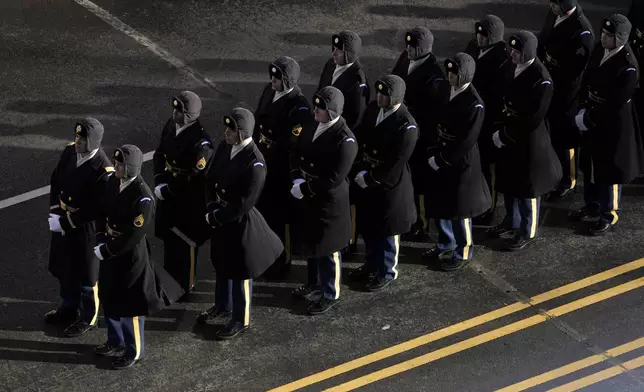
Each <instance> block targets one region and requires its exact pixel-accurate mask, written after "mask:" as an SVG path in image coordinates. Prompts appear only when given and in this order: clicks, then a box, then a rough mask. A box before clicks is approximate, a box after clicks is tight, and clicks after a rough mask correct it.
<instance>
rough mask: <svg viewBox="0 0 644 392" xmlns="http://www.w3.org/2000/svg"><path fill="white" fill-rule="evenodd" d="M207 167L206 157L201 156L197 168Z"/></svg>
mask: <svg viewBox="0 0 644 392" xmlns="http://www.w3.org/2000/svg"><path fill="white" fill-rule="evenodd" d="M205 168H206V158H204V157H201V159H200V160H199V161H197V169H199V170H203V169H205Z"/></svg>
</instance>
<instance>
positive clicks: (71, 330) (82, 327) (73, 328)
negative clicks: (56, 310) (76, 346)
mask: <svg viewBox="0 0 644 392" xmlns="http://www.w3.org/2000/svg"><path fill="white" fill-rule="evenodd" d="M94 328H96V324H94V325H90V324H89V323H87V322H85V321H80V320H79V321H76V322H75V323H73V324H72V325H70V326H69V327H67V328H65V336H67V337H68V338H74V337H76V336H81V335H82V334H84V333H86V332H89V331H91V330H92V329H94Z"/></svg>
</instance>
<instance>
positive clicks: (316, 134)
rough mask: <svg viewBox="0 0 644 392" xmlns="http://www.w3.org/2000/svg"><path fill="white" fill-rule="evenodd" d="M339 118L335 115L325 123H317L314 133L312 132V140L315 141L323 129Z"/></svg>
mask: <svg viewBox="0 0 644 392" xmlns="http://www.w3.org/2000/svg"><path fill="white" fill-rule="evenodd" d="M339 119H340V117H336V118H334V119H333V120H331V121H329V122H327V123H319V124H318V128H317V129H316V130H315V134H313V141H315V139H317V138H318V137H319V136H320V135H321V134H323V133H324V131H326V130H327V129H329V128H331V127H332V126H333V125H335V123H337V122H338V120H339Z"/></svg>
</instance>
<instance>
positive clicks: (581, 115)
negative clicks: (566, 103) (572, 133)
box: [575, 109, 588, 131]
mask: <svg viewBox="0 0 644 392" xmlns="http://www.w3.org/2000/svg"><path fill="white" fill-rule="evenodd" d="M584 114H586V109H581V110H580V111H579V113H577V115H576V116H575V124H576V125H577V128H579V130H580V131H587V130H588V128H587V127H586V124H584Z"/></svg>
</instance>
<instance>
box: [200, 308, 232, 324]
mask: <svg viewBox="0 0 644 392" xmlns="http://www.w3.org/2000/svg"><path fill="white" fill-rule="evenodd" d="M231 314H232V312H230V311H226V310H218V309H217V306H216V305H213V306H211V307H209V308H208V309H206V310H204V311H203V312H201V313H199V314H198V315H197V323H199V324H205V323H206V321H209V320H214V319H216V318H219V317H228V316H230V315H231Z"/></svg>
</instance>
